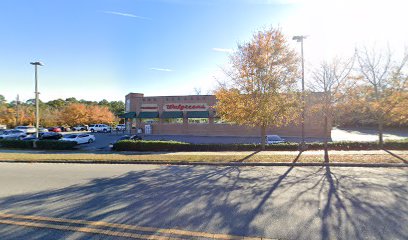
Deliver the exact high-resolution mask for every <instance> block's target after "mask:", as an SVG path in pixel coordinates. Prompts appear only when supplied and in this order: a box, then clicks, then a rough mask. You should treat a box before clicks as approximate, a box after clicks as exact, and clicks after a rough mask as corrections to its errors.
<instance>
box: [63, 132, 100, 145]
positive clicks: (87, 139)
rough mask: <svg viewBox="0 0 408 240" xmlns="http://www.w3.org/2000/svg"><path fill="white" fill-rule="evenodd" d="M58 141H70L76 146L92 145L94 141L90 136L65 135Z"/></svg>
mask: <svg viewBox="0 0 408 240" xmlns="http://www.w3.org/2000/svg"><path fill="white" fill-rule="evenodd" d="M60 141H71V142H76V143H77V144H83V143H93V142H94V141H95V136H94V135H92V134H67V135H64V136H63V137H62V138H61V139H60Z"/></svg>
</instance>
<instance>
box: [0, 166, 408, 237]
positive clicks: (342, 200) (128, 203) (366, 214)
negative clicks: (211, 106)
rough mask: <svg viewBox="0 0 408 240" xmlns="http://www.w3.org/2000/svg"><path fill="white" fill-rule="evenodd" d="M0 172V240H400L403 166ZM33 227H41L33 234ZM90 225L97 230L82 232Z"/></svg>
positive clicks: (404, 213)
mask: <svg viewBox="0 0 408 240" xmlns="http://www.w3.org/2000/svg"><path fill="white" fill-rule="evenodd" d="M0 171H1V172H2V174H1V175H0V239H122V238H120V237H119V235H118V236H115V237H111V236H109V235H106V234H109V233H118V232H119V233H120V234H123V233H126V232H133V233H136V232H140V228H136V227H135V226H139V227H150V228H149V229H145V232H144V233H143V234H149V232H150V233H151V234H160V231H162V230H160V229H168V228H171V229H178V230H183V231H186V232H184V233H187V235H183V236H178V237H181V238H184V239H211V238H207V237H196V236H197V233H195V234H196V235H195V236H193V235H191V234H192V231H194V232H200V233H207V234H208V235H207V236H214V235H212V234H213V233H215V234H232V235H241V236H242V235H245V236H257V237H268V238H278V239H407V238H408V228H407V226H408V198H407V196H408V185H407V184H406V183H407V182H408V173H407V169H406V168H399V169H398V168H336V167H325V168H322V167H241V168H237V167H204V166H155V165H149V166H146V165H87V164H81V165H78V164H5V163H3V164H0ZM5 212H7V213H12V214H21V215H24V216H26V217H27V216H28V218H23V219H22V218H21V217H19V218H15V217H9V216H6V215H4V213H5ZM38 216H43V217H44V216H45V217H53V218H58V219H57V221H55V220H54V219H51V220H52V221H50V220H47V219H46V220H44V219H43V220H41V219H38ZM72 219H76V220H87V221H89V222H85V223H83V222H75V223H73V222H72V221H71V222H68V220H72ZM96 221H98V222H96ZM100 221H104V222H107V223H121V224H126V225H125V226H126V229H125V228H123V227H122V226H115V225H111V224H110V225H105V226H101V225H100ZM39 223H41V224H44V225H42V227H33V224H39ZM30 224H31V225H30ZM56 226H57V227H58V226H59V227H58V228H57V227H56ZM129 226H130V227H129ZM132 226H133V227H132ZM56 228H57V229H60V230H56ZM90 228H93V229H102V230H101V231H100V232H99V233H98V234H89V233H85V232H84V231H85V230H87V231H88V230H89V229H90ZM135 228H136V229H138V230H135ZM64 229H65V230H64ZM67 229H70V231H67ZM132 229H133V230H132ZM91 230H92V229H91ZM107 230H109V231H111V232H107ZM93 231H95V230H93ZM119 233H118V234H119ZM189 234H190V235H189ZM172 236H173V235H172ZM123 239H125V238H123ZM221 239H223V238H221ZM224 239H225V238H224Z"/></svg>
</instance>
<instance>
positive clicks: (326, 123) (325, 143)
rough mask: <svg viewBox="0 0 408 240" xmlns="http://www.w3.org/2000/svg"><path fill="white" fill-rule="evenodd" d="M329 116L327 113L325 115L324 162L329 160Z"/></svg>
mask: <svg viewBox="0 0 408 240" xmlns="http://www.w3.org/2000/svg"><path fill="white" fill-rule="evenodd" d="M328 122H329V121H328V118H327V115H325V116H324V143H323V147H324V162H325V163H328V162H329V149H328V146H327V142H328V138H329V136H328V129H327V128H328Z"/></svg>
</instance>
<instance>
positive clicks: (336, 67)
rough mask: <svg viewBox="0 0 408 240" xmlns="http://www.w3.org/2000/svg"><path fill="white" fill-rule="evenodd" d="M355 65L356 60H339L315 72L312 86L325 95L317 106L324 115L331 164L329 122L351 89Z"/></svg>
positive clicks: (327, 153) (324, 65) (327, 155)
mask: <svg viewBox="0 0 408 240" xmlns="http://www.w3.org/2000/svg"><path fill="white" fill-rule="evenodd" d="M353 65H354V58H351V59H349V60H347V61H342V60H340V59H338V58H336V59H333V61H332V62H323V63H321V64H320V66H319V67H318V68H317V69H315V70H314V72H313V79H314V82H312V84H311V85H310V87H311V89H312V90H313V91H315V92H321V93H323V99H321V101H320V104H317V107H318V108H319V109H318V110H320V112H322V113H323V118H324V121H323V129H324V134H325V137H324V160H325V162H329V152H328V146H327V142H328V139H329V131H331V129H329V128H328V126H329V120H330V119H333V118H334V107H335V104H336V103H337V102H338V101H339V100H341V99H342V98H343V96H345V94H344V92H345V90H346V89H347V87H349V84H350V81H347V80H349V74H350V72H351V70H352V68H353Z"/></svg>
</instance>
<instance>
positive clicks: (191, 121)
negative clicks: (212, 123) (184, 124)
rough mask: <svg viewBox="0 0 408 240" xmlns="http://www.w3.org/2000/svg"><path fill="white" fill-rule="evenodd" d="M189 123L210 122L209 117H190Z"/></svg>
mask: <svg viewBox="0 0 408 240" xmlns="http://www.w3.org/2000/svg"><path fill="white" fill-rule="evenodd" d="M188 123H202V124H205V123H208V118H189V119H188Z"/></svg>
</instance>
